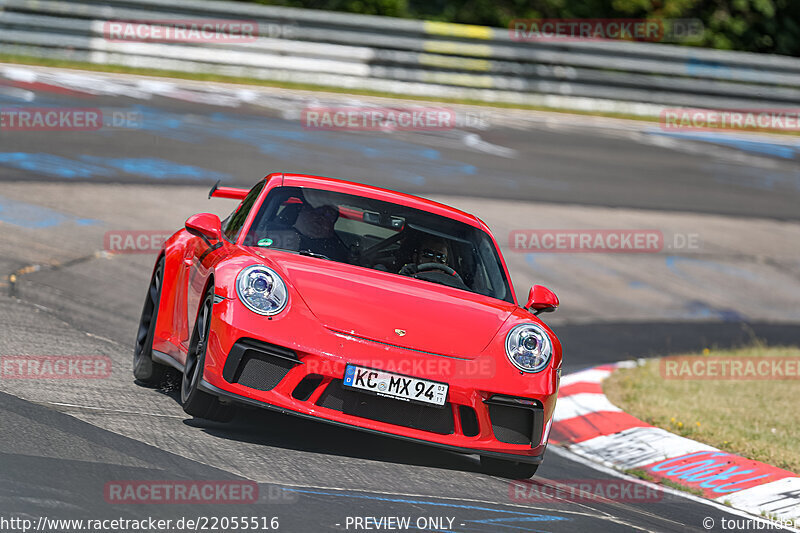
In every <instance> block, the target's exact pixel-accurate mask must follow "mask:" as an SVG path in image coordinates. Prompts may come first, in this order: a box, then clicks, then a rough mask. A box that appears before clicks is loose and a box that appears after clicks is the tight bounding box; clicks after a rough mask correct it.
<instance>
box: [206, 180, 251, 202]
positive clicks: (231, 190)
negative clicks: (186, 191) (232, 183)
mask: <svg viewBox="0 0 800 533" xmlns="http://www.w3.org/2000/svg"><path fill="white" fill-rule="evenodd" d="M220 181H221V180H217V182H216V183H215V184H214V186H213V187H211V190H210V191H208V197H209V198H230V199H232V200H244V197H245V196H247V193H248V192H250V191H249V190H247V189H239V188H236V187H220V186H219V182H220Z"/></svg>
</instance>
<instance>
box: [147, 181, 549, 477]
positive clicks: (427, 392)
mask: <svg viewBox="0 0 800 533" xmlns="http://www.w3.org/2000/svg"><path fill="white" fill-rule="evenodd" d="M211 196H214V197H221V198H232V199H238V200H241V203H240V204H239V206H238V207H237V209H236V210H235V211H234V212H233V213H231V215H230V216H228V217H227V218H226V219H225V220H223V221H221V222H220V220H219V217H217V216H216V215H213V214H208V213H205V214H199V215H194V216H192V217H190V218H189V219H188V220H187V221H186V227H185V229H181V230H180V231H178V232H177V233H175V234H174V235H173V236H172V237H170V239H169V240H168V241H167V242H166V243H165V246H164V248H163V250H162V251H161V253H160V254H159V257H158V260H157V261H156V264H155V268H154V269H153V275H152V279H151V282H150V287H149V289H148V291H147V298H146V300H145V305H144V309H143V311H142V317H141V321H140V324H139V330H138V333H137V338H136V348H135V353H134V376H135V377H136V378H137V379H138V380H139V381H140V382H142V383H144V384H150V385H155V384H157V383H159V382H161V380H162V379H163V377H164V375H165V372H166V370H167V368H168V367H169V366H171V367H174V368H177V369H178V370H179V371H180V372H182V374H183V377H182V385H181V395H180V396H181V402H182V404H183V408H184V410H185V411H186V412H187V413H188V414H190V415H193V416H197V417H203V418H207V419H212V420H220V421H224V420H229V419H230V418H231V417H232V416H233V412H234V411H233V410H234V409H235V406H236V405H237V404H250V405H255V406H258V407H264V408H268V409H275V410H277V411H280V412H282V413H289V414H293V415H298V416H303V417H308V418H313V419H314V420H320V421H325V422H330V423H333V424H338V425H343V426H347V427H351V428H357V429H361V430H365V431H370V432H375V433H380V434H382V435H389V436H393V437H399V438H402V439H407V440H412V441H415V442H421V443H425V444H430V445H435V446H441V447H445V448H448V449H450V450H454V451H457V452H463V453H473V454H479V455H480V456H481V463H482V465H483V467H484V468H485V469H486V470H487V471H489V472H491V473H495V474H498V475H504V476H512V477H517V478H524V477H530V476H532V475H533V474H534V473H535V472H536V468H537V465H538V464H539V463H541V461H542V457H543V455H544V451H545V448H546V446H547V438H548V433H549V430H550V423H551V420H552V416H553V410H554V408H555V403H556V394H557V390H558V383H559V377H560V370H561V345H560V343H559V341H558V339H557V338H556V336H555V334H554V333H553V332H552V331H551V330H550V328H548V327H547V326H546V325H545V324H544V323H543V322H541V321H540V320H539V319H538V318H537V316H536V315H537V314H538V313H540V312H543V311H552V310H554V309H555V308H556V307H557V306H558V299H557V298H556V296H555V294H553V293H552V292H551V291H549V290H547V289H546V288H544V287H542V286H538V285H537V286H534V287H533V289H531V291H530V297H529V299H528V302H527V304H526V306H525V307H524V308H523V307H521V306H519V305H518V303H517V300H516V297H515V295H514V290H513V288H512V286H511V281H510V279H509V274H508V269H507V267H506V265H505V263H504V261H503V258H502V256H501V255H500V251H499V250H498V248H497V243H496V242H495V240H494V238H493V237H492V234H491V233H490V231H489V228H488V227H487V226H486V224H484V223H483V222H482V221H481V220H479V219H478V218H476V217H475V216H472V215H468V214H466V213H464V212H461V211H458V210H456V209H453V208H451V207H447V206H445V205H442V204H439V203H436V202H433V201H429V200H425V199H422V198H417V197H414V196H409V195H406V194H401V193H397V192H392V191H388V190H384V189H379V188H376V187H371V186H367V185H361V184H357V183H350V182H346V181H340V180H335V179H331V178H323V177H316V176H305V175H297V174H280V173H277V174H271V175H269V176H267V177H266V178H265V179H263V180H261V181H259V182H258V183H257V184H256V185H255V186H254V187H253V188H252V189H250V190H249V191H247V190H245V189H234V188H230V187H218V186H216V185H215V186H214V188H213V189H212V190H211V193H210V194H209V197H211Z"/></svg>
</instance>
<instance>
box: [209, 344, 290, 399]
mask: <svg viewBox="0 0 800 533" xmlns="http://www.w3.org/2000/svg"><path fill="white" fill-rule="evenodd" d="M299 364H301V363H300V359H299V358H298V357H297V354H296V353H295V352H294V351H292V350H290V349H288V348H284V347H282V346H276V345H274V344H269V343H266V342H262V341H257V340H254V339H239V340H238V341H236V343H235V344H234V345H233V348H231V351H230V353H229V354H228V359H227V360H226V361H225V367H224V368H223V369H222V377H224V378H225V380H226V381H227V382H229V383H238V384H239V385H244V386H245V387H250V388H251V389H256V390H261V391H268V390H272V389H274V388H275V387H276V386H277V385H278V383H280V382H281V380H282V379H283V378H285V377H286V374H288V373H289V371H290V370H291V369H293V368H294V367H295V366H297V365H299Z"/></svg>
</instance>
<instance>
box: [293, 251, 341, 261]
mask: <svg viewBox="0 0 800 533" xmlns="http://www.w3.org/2000/svg"><path fill="white" fill-rule="evenodd" d="M297 253H298V254H300V255H305V256H308V257H319V258H320V259H327V260H328V261H333V259H331V258H330V257H328V256H327V255H323V254H318V253H316V252H312V251H311V250H298V251H297Z"/></svg>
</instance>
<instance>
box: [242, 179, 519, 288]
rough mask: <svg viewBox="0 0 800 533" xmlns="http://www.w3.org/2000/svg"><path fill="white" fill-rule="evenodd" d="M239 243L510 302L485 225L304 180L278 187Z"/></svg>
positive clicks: (267, 199)
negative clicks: (308, 184)
mask: <svg viewBox="0 0 800 533" xmlns="http://www.w3.org/2000/svg"><path fill="white" fill-rule="evenodd" d="M243 244H244V245H245V246H252V247H259V248H270V249H278V250H284V251H291V252H296V253H300V254H304V255H310V256H315V257H321V258H323V259H329V260H332V261H338V262H341V263H348V264H351V265H357V266H361V267H366V268H372V269H375V270H381V271H384V272H389V273H393V274H398V275H405V276H411V277H414V278H417V279H421V280H425V281H428V282H431V283H439V284H442V285H448V286H450V287H455V288H458V289H462V290H467V291H471V292H475V293H478V294H482V295H485V296H490V297H492V298H497V299H499V300H505V301H507V302H513V296H512V294H511V289H510V286H509V283H508V280H507V279H506V275H505V271H504V270H503V267H502V264H501V262H500V257H499V255H498V253H497V250H496V249H495V246H494V244H493V242H492V239H491V238H490V237H489V235H487V234H486V232H484V231H482V230H480V229H479V228H476V227H474V226H471V225H469V224H464V223H462V222H458V221H456V220H453V219H450V218H447V217H443V216H439V215H435V214H432V213H429V212H427V211H422V210H419V209H413V208H410V207H406V206H402V205H398V204H393V203H390V202H383V201H380V200H374V199H371V198H363V197H360V196H354V195H350V194H343V193H338V192H332V191H325V190H320V189H312V188H307V187H277V188H275V189H273V190H272V191H270V193H269V194H268V196H267V198H266V199H265V200H264V203H263V204H262V205H261V208H260V209H259V212H258V213H257V215H256V217H255V219H254V220H253V223H252V225H251V227H250V230H249V232H248V234H247V235H246V236H245V239H244V242H243Z"/></svg>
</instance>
